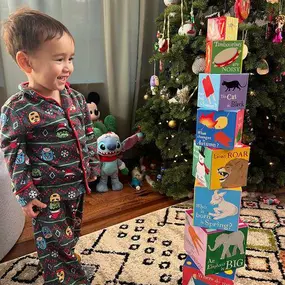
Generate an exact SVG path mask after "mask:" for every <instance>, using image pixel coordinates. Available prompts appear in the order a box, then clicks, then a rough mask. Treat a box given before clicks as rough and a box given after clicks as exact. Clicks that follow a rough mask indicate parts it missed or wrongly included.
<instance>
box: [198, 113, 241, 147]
mask: <svg viewBox="0 0 285 285" xmlns="http://www.w3.org/2000/svg"><path fill="white" fill-rule="evenodd" d="M243 121H244V109H242V110H229V111H214V110H208V109H204V108H200V109H198V111H197V124H196V143H197V145H199V146H205V147H206V146H207V147H212V148H221V149H233V148H234V147H235V145H236V144H238V143H240V141H241V139H242V131H243Z"/></svg>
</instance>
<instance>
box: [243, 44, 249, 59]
mask: <svg viewBox="0 0 285 285" xmlns="http://www.w3.org/2000/svg"><path fill="white" fill-rule="evenodd" d="M247 55H248V47H247V45H246V44H243V50H242V59H243V60H244V59H245V58H246V57H247Z"/></svg>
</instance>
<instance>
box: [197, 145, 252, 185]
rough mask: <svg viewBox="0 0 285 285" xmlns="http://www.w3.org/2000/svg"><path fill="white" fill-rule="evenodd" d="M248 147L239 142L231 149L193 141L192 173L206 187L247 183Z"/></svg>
mask: <svg viewBox="0 0 285 285" xmlns="http://www.w3.org/2000/svg"><path fill="white" fill-rule="evenodd" d="M249 155H250V147H249V146H247V145H243V144H240V145H238V146H236V147H235V148H234V149H233V150H224V149H214V148H208V147H202V146H198V145H197V144H196V143H195V141H194V147H193V166H192V174H193V176H194V177H195V178H196V179H197V180H198V181H199V183H200V184H201V185H203V186H205V187H207V188H208V189H211V190H216V189H221V188H235V187H243V186H246V185H247V173H248V164H249Z"/></svg>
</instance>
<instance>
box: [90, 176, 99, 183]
mask: <svg viewBox="0 0 285 285" xmlns="http://www.w3.org/2000/svg"><path fill="white" fill-rule="evenodd" d="M96 180H97V176H90V177H89V178H88V182H94V181H96Z"/></svg>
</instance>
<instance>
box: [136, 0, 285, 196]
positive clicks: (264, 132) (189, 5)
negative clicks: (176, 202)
mask: <svg viewBox="0 0 285 285" xmlns="http://www.w3.org/2000/svg"><path fill="white" fill-rule="evenodd" d="M164 2H165V4H166V5H168V6H166V8H165V10H164V11H163V13H162V14H161V15H160V16H159V17H158V19H157V29H158V33H157V42H156V43H155V45H154V55H153V57H152V58H151V59H150V62H151V64H153V66H154V76H152V78H151V80H150V86H149V88H148V90H147V92H146V95H145V96H144V99H145V104H144V105H143V106H142V107H141V108H140V109H138V111H137V125H140V127H141V128H142V131H143V132H144V133H145V140H144V143H145V147H146V149H148V152H149V156H152V155H155V153H156V152H159V154H160V156H161V158H162V161H163V172H162V173H161V175H160V178H161V179H159V180H158V181H157V183H156V185H155V188H156V189H158V191H160V192H162V193H165V194H166V195H167V196H172V197H175V198H181V197H185V196H187V195H188V193H189V191H191V189H193V184H194V177H192V175H191V173H192V150H193V140H194V139H195V132H196V130H195V128H196V114H197V85H198V74H199V73H201V72H203V71H204V68H205V53H206V52H205V49H206V33H207V20H208V19H209V18H212V17H217V16H222V15H231V16H234V17H239V18H240V24H239V33H238V39H241V40H244V41H245V45H246V47H245V48H244V54H243V57H244V61H243V73H249V74H250V76H249V90H248V97H247V106H246V112H245V124H244V130H243V134H242V138H243V140H242V141H243V143H245V144H247V145H250V146H251V156H250V161H251V164H250V167H249V174H248V188H249V189H252V190H255V191H272V190H274V189H276V188H279V187H283V186H284V185H285V146H284V144H285V89H284V87H285V86H284V78H283V75H285V59H284V57H283V55H284V53H285V46H284V44H283V42H282V34H283V25H284V21H285V16H283V14H282V13H283V9H285V8H283V5H282V1H281V0H279V1H278V0H267V1H266V0H255V1H249V0H247V1H241V0H236V1H234V0H232V1H222V0H221V1H212V0H208V1H206V0H193V1H191V0H184V1H182V2H181V1H179V0H172V1H171V0H165V1H164ZM242 3H245V4H250V6H251V9H250V14H249V17H248V18H247V19H246V20H244V19H243V18H242V15H239V10H238V8H239V5H243V4H242ZM284 13H285V12H284ZM243 20H244V21H243ZM284 42H285V40H284ZM247 48H248V52H247ZM240 135H241V134H240ZM147 146H151V147H148V148H147Z"/></svg>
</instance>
